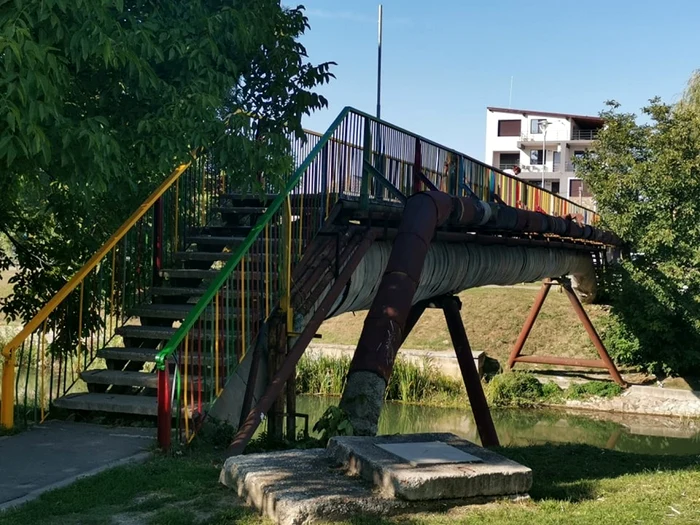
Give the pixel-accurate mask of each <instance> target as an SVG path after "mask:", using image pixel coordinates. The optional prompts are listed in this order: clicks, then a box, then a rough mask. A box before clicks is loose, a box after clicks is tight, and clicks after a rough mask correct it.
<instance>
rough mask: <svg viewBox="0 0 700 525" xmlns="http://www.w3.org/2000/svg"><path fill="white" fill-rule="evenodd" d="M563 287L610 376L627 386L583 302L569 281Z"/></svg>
mask: <svg viewBox="0 0 700 525" xmlns="http://www.w3.org/2000/svg"><path fill="white" fill-rule="evenodd" d="M561 286H562V288H564V291H565V292H566V295H567V297H568V298H569V301H570V302H571V306H573V307H574V311H575V312H576V315H578V318H579V319H580V320H581V323H583V327H584V328H585V329H586V332H588V337H590V339H591V341H592V342H593V345H594V346H595V349H596V350H597V351H598V355H599V356H600V359H601V360H602V361H603V363H605V367H606V368H607V369H608V371H609V372H610V375H611V376H612V378H613V379H614V380H615V382H616V383H617V384H618V385H620V386H627V383H625V380H624V379H622V376H621V375H620V372H619V371H618V369H617V367H616V366H615V363H613V360H612V359H610V354H608V351H607V350H606V348H605V345H604V344H603V341H601V340H600V336H599V335H598V332H597V331H596V329H595V327H594V326H593V323H591V320H590V318H589V317H588V314H587V313H586V310H584V309H583V305H582V304H581V301H579V300H578V297H577V296H576V292H574V290H573V289H572V288H571V284H569V282H568V281H562V282H561Z"/></svg>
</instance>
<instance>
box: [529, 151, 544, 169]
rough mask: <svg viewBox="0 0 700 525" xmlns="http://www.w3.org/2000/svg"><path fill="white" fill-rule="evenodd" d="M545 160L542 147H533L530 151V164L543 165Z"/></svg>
mask: <svg viewBox="0 0 700 525" xmlns="http://www.w3.org/2000/svg"><path fill="white" fill-rule="evenodd" d="M543 160H544V155H543V154H542V150H541V149H533V150H531V151H530V164H531V165H532V166H541V165H542V161H543Z"/></svg>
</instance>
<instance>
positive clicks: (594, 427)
mask: <svg viewBox="0 0 700 525" xmlns="http://www.w3.org/2000/svg"><path fill="white" fill-rule="evenodd" d="M337 403H338V399H337V398H330V397H320V396H300V397H299V398H298V400H297V411H298V412H302V413H306V414H309V421H310V425H311V426H312V427H313V424H314V423H315V422H316V421H318V419H319V417H321V415H322V414H323V412H324V411H325V410H326V408H327V407H328V406H330V405H332V404H337ZM493 418H494V422H495V424H496V429H497V430H498V436H499V438H500V440H501V444H502V445H536V444H542V443H579V444H587V445H592V446H596V447H600V448H608V449H612V450H619V451H621V452H635V453H642V454H673V455H686V454H700V422H698V421H685V422H683V421H680V420H678V419H671V418H655V417H648V416H628V415H621V414H598V413H596V414H586V415H583V414H581V413H570V412H563V411H558V410H523V409H518V410H498V411H495V410H494V411H493ZM414 432H452V433H454V434H457V435H459V436H463V437H465V438H466V439H468V440H470V441H474V442H477V443H478V442H479V437H478V434H477V430H476V425H475V424H474V420H473V418H472V417H471V411H470V410H469V409H468V408H467V409H464V410H463V409H456V408H436V407H425V406H417V405H404V404H400V403H387V404H386V405H385V407H384V410H383V411H382V416H381V418H380V420H379V433H380V434H410V433H414Z"/></svg>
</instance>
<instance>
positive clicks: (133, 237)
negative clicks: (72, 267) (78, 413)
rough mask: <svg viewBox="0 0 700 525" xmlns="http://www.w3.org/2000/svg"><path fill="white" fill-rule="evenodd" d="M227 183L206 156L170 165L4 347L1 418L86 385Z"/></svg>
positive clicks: (39, 412)
mask: <svg viewBox="0 0 700 525" xmlns="http://www.w3.org/2000/svg"><path fill="white" fill-rule="evenodd" d="M226 184H227V183H226V181H225V180H224V179H223V178H222V175H221V174H220V173H219V172H217V171H216V170H214V169H212V167H211V166H208V165H207V164H206V161H205V160H204V159H199V160H195V161H192V162H191V163H188V164H183V165H181V166H179V167H178V168H176V169H175V170H174V171H173V172H172V173H171V174H170V176H169V177H168V178H167V179H166V180H165V181H164V182H163V183H162V184H161V185H160V186H159V187H158V188H157V189H156V190H155V191H154V192H153V193H152V194H151V195H150V196H149V197H148V198H147V199H146V200H145V201H144V202H143V204H142V205H141V206H140V207H139V208H138V209H137V210H136V211H135V212H134V213H133V214H132V215H131V217H129V218H128V219H127V220H126V221H125V222H124V224H122V226H121V227H120V228H119V229H118V230H117V231H116V232H115V233H114V235H112V237H110V238H109V239H108V240H107V242H105V243H104V245H103V246H102V247H101V248H100V249H99V250H98V251H97V253H95V255H93V256H92V257H91V258H90V260H89V261H88V262H87V263H85V265H84V266H83V267H82V268H81V269H80V270H79V271H78V272H77V273H76V274H75V275H74V276H73V277H72V278H71V279H70V281H69V282H68V283H66V284H65V286H63V287H62V288H61V289H60V290H59V291H58V292H57V293H56V295H55V296H54V297H53V298H52V299H51V300H50V301H49V302H48V303H47V304H46V306H44V307H43V308H42V309H41V310H40V311H39V312H38V313H37V314H36V315H35V316H34V318H33V319H31V320H30V321H29V322H28V323H27V324H26V325H25V326H24V328H23V329H22V331H21V332H20V333H19V334H17V336H16V337H14V338H13V339H12V340H11V341H10V342H9V343H8V344H7V345H6V346H5V347H4V348H3V349H2V356H3V376H2V412H1V419H0V424H2V425H3V426H5V427H12V426H13V424H14V419H15V416H17V417H18V418H20V419H21V420H22V421H23V422H24V423H27V422H29V421H36V422H40V421H43V420H44V419H45V418H46V417H47V415H48V410H49V407H50V406H51V402H52V401H53V400H54V399H56V398H58V397H61V396H63V395H65V394H66V393H68V392H69V391H76V388H78V389H79V388H84V384H83V383H82V381H81V380H80V373H81V372H83V371H84V370H87V369H89V368H91V367H92V366H93V364H94V362H95V359H96V353H97V350H99V349H100V348H102V347H104V346H106V345H108V344H109V343H110V341H112V340H114V338H115V336H116V333H115V332H116V330H117V329H118V328H119V327H121V326H123V325H124V324H125V323H126V322H127V321H128V319H129V318H130V313H129V312H130V309H131V308H133V307H135V306H137V305H138V304H140V303H142V302H143V301H144V300H145V299H146V297H147V294H148V292H149V289H150V288H151V287H152V286H157V285H158V284H159V282H160V270H161V269H162V268H165V267H167V266H168V265H169V264H171V263H172V257H173V254H174V253H175V252H176V251H178V250H182V249H184V246H186V243H187V240H186V238H187V235H188V232H189V231H191V230H192V228H193V227H198V226H201V225H205V224H207V223H208V221H209V220H210V217H211V213H212V212H211V206H212V205H213V204H214V199H213V197H214V196H217V197H218V194H219V193H220V191H221V190H222V188H223V187H225V186H226ZM15 372H17V373H15Z"/></svg>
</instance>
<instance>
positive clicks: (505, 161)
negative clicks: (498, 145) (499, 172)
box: [499, 153, 520, 169]
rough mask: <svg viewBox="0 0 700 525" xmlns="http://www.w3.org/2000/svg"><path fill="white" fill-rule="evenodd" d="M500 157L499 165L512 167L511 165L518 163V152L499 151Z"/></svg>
mask: <svg viewBox="0 0 700 525" xmlns="http://www.w3.org/2000/svg"><path fill="white" fill-rule="evenodd" d="M500 157H501V158H500V160H499V164H500V165H501V166H505V167H506V168H512V167H513V166H516V165H520V153H501V155H500ZM502 169H505V168H502Z"/></svg>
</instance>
